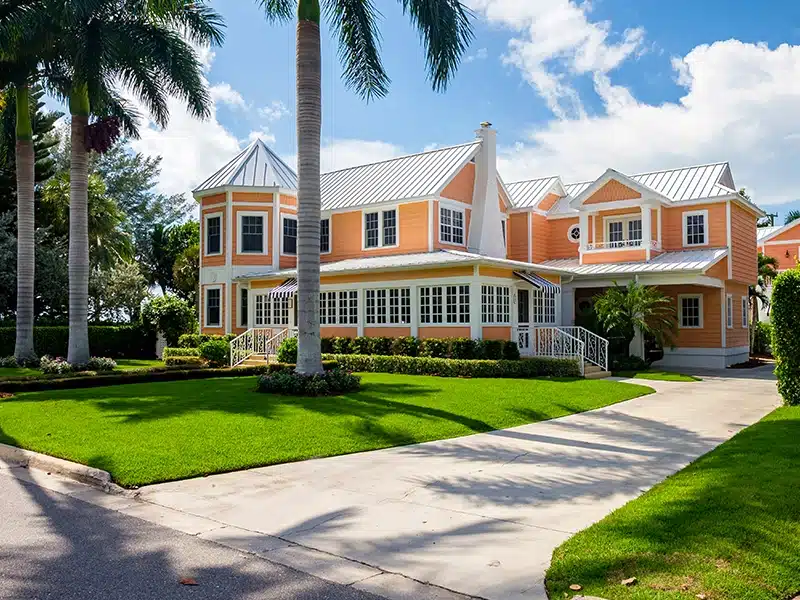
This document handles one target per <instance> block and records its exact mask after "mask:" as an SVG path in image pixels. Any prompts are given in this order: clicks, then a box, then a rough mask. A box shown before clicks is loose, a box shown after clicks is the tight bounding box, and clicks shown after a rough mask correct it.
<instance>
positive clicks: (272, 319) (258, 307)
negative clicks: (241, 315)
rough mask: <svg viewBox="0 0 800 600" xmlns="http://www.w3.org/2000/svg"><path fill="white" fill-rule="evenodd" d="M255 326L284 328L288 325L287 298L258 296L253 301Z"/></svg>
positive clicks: (267, 295)
mask: <svg viewBox="0 0 800 600" xmlns="http://www.w3.org/2000/svg"><path fill="white" fill-rule="evenodd" d="M254 313H255V315H254V316H255V319H254V320H255V326H256V327H264V326H270V325H278V326H286V325H288V324H289V298H288V297H273V296H270V295H269V294H258V295H256V300H255V307H254Z"/></svg>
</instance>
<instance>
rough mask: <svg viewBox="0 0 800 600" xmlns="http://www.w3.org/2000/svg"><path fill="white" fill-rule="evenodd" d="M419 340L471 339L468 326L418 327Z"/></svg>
mask: <svg viewBox="0 0 800 600" xmlns="http://www.w3.org/2000/svg"><path fill="white" fill-rule="evenodd" d="M417 335H418V337H419V338H420V339H421V340H425V339H430V338H468V337H472V333H471V330H470V328H469V326H467V327H422V326H420V327H419V333H418V334H417Z"/></svg>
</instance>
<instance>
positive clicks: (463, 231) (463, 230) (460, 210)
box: [365, 202, 467, 248]
mask: <svg viewBox="0 0 800 600" xmlns="http://www.w3.org/2000/svg"><path fill="white" fill-rule="evenodd" d="M443 210H449V211H450V213H451V217H450V218H451V223H450V232H451V233H450V235H451V237H453V236H454V235H455V225H453V223H452V219H453V217H452V215H453V214H455V213H457V212H458V213H461V239H462V240H463V242H462V243H460V244H459V243H458V242H453V241H450V242H446V241H445V240H443V239H442V211H443ZM437 229H438V230H439V243H440V244H447V245H449V246H463V247H465V248H466V247H467V211H466V209H465V208H462V207H460V206H447V205H446V204H445V205H442V202H439V227H437ZM365 233H366V232H365Z"/></svg>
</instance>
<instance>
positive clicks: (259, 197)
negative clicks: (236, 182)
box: [231, 192, 273, 210]
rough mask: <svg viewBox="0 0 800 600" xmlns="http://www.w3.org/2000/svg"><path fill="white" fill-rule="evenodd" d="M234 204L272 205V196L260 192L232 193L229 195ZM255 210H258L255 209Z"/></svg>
mask: <svg viewBox="0 0 800 600" xmlns="http://www.w3.org/2000/svg"><path fill="white" fill-rule="evenodd" d="M231 196H232V198H233V202H234V204H235V203H237V202H257V203H259V204H272V200H273V197H272V194H264V193H261V192H233V193H232V194H231ZM255 210H259V209H258V208H257V207H256V209H255Z"/></svg>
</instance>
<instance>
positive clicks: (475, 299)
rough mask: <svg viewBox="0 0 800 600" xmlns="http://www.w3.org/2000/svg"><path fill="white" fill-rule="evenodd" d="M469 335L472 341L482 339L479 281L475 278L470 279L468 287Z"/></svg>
mask: <svg viewBox="0 0 800 600" xmlns="http://www.w3.org/2000/svg"><path fill="white" fill-rule="evenodd" d="M476 270H477V267H476ZM469 334H470V337H471V338H472V339H473V340H480V339H482V338H483V328H482V326H481V281H480V278H478V277H477V276H476V277H473V278H472V282H471V283H470V285H469Z"/></svg>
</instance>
